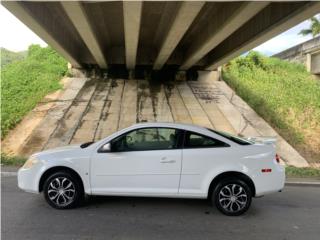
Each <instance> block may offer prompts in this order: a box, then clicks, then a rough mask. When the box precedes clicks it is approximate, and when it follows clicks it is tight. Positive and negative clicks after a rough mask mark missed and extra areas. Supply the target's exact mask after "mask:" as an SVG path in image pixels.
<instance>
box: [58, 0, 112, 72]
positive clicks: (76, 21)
mask: <svg viewBox="0 0 320 240" xmlns="http://www.w3.org/2000/svg"><path fill="white" fill-rule="evenodd" d="M61 5H62V7H63V9H64V11H65V13H66V15H67V16H68V17H69V19H70V20H71V22H72V23H73V25H74V27H75V28H76V30H77V31H78V33H79V35H80V36H81V38H82V40H83V41H84V43H85V44H86V46H87V47H88V49H89V51H90V52H91V54H92V56H93V57H94V59H95V61H96V62H97V64H98V65H99V67H100V68H103V69H105V68H107V61H106V59H105V56H104V54H103V51H102V48H101V47H100V45H99V42H98V40H97V37H96V35H95V32H94V30H93V29H92V26H91V24H90V21H89V19H88V17H87V15H86V13H85V10H84V8H83V7H82V3H81V2H76V1H73V2H65V1H62V2H61Z"/></svg>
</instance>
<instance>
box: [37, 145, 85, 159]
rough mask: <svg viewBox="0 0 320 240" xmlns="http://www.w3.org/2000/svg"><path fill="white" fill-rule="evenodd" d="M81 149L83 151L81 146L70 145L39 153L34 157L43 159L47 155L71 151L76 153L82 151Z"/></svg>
mask: <svg viewBox="0 0 320 240" xmlns="http://www.w3.org/2000/svg"><path fill="white" fill-rule="evenodd" d="M80 149H81V148H80V144H79V145H68V146H64V147H58V148H53V149H49V150H45V151H42V152H38V153H35V154H33V156H35V157H42V156H45V155H52V154H59V153H67V152H70V151H76V150H80Z"/></svg>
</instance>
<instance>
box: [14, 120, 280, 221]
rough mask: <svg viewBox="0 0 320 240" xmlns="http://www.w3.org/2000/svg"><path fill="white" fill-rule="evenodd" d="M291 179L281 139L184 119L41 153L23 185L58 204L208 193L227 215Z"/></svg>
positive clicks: (28, 166) (27, 167) (23, 174)
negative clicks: (250, 136)
mask: <svg viewBox="0 0 320 240" xmlns="http://www.w3.org/2000/svg"><path fill="white" fill-rule="evenodd" d="M269 140H270V139H269ZM284 180H285V171H284V167H283V166H282V165H280V164H279V157H278V156H277V155H276V153H275V146H274V142H272V141H268V140H266V141H260V142H259V143H258V142H257V141H256V142H254V141H249V140H246V139H242V138H239V137H236V136H233V135H229V134H226V133H223V132H218V131H215V130H211V129H207V128H203V127H199V126H194V125H188V124H178V123H141V124H136V125H133V126H131V127H129V128H126V129H123V130H121V131H119V132H116V133H114V134H112V135H111V136H109V137H107V138H105V139H102V140H100V141H98V142H95V143H92V142H90V143H85V144H82V145H80V146H67V147H62V148H56V149H53V150H48V151H44V152H40V153H36V154H34V155H32V156H31V157H30V158H29V159H28V160H27V161H26V163H25V164H24V166H23V167H22V168H21V169H20V170H19V172H18V185H19V187H20V188H21V189H23V190H25V191H28V192H33V193H40V192H44V196H45V199H46V200H47V202H48V203H49V204H50V205H51V206H52V207H54V208H58V209H65V208H71V207H75V206H76V205H78V204H79V203H80V202H81V200H82V199H83V198H84V195H85V194H87V195H113V196H114V195H117V196H147V197H173V198H209V199H210V200H211V201H212V203H213V204H215V205H216V207H217V208H218V209H219V210H220V211H221V212H222V213H224V214H226V215H240V214H242V213H244V212H245V211H246V210H247V209H248V208H249V206H250V203H251V198H252V197H258V196H262V195H265V194H269V193H273V192H278V191H281V189H282V188H283V187H284Z"/></svg>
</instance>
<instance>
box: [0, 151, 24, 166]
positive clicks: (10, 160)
mask: <svg viewBox="0 0 320 240" xmlns="http://www.w3.org/2000/svg"><path fill="white" fill-rule="evenodd" d="M26 160H27V159H26V158H25V157H19V156H8V155H6V154H4V153H2V154H1V163H2V164H3V165H6V166H17V167H20V166H22V165H23V164H24V163H25V161H26Z"/></svg>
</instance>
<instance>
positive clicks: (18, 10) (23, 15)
mask: <svg viewBox="0 0 320 240" xmlns="http://www.w3.org/2000/svg"><path fill="white" fill-rule="evenodd" d="M1 4H3V6H5V7H6V8H7V9H8V10H9V11H10V12H14V13H15V16H16V17H17V18H18V19H19V20H20V21H21V22H23V23H24V24H25V25H27V26H28V27H29V28H30V29H31V30H32V31H33V32H34V33H35V34H37V35H38V36H41V38H42V39H43V40H44V41H45V42H47V43H48V44H49V45H50V46H52V47H53V48H54V49H55V50H56V51H57V52H58V53H59V54H61V56H63V57H64V58H65V59H66V60H68V61H69V62H70V63H71V65H72V66H73V67H76V68H81V67H82V64H81V63H80V61H78V60H77V59H76V57H74V56H72V54H71V53H70V52H69V51H68V50H67V49H66V48H65V47H64V45H63V44H61V43H60V42H59V41H58V40H57V39H56V38H55V37H54V36H53V35H52V34H51V33H50V32H49V31H48V29H47V28H45V27H44V26H43V25H41V24H40V23H39V22H38V21H37V20H36V19H35V18H34V16H33V15H32V14H31V12H30V11H28V9H27V8H24V7H23V5H21V3H20V2H17V1H3V2H1Z"/></svg>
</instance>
